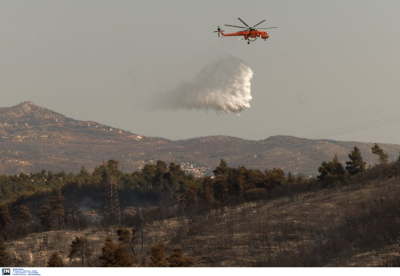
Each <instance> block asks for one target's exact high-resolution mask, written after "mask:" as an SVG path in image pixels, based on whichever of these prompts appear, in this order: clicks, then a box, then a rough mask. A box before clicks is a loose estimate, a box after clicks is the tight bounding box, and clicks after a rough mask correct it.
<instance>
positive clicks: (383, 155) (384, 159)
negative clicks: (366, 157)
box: [371, 143, 389, 164]
mask: <svg viewBox="0 0 400 276" xmlns="http://www.w3.org/2000/svg"><path fill="white" fill-rule="evenodd" d="M371 150H372V153H373V154H375V155H377V156H378V160H379V163H381V164H387V162H388V157H389V156H388V155H387V154H386V153H384V152H383V149H381V148H380V147H379V146H378V144H377V143H375V145H374V146H373V147H372V148H371Z"/></svg>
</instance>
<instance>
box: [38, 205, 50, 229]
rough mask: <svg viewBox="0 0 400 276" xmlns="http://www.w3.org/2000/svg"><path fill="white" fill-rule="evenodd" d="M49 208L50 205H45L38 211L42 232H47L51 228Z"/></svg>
mask: <svg viewBox="0 0 400 276" xmlns="http://www.w3.org/2000/svg"><path fill="white" fill-rule="evenodd" d="M50 214H51V208H50V205H49V204H48V203H47V204H45V205H43V206H42V207H40V209H39V211H38V217H39V221H40V225H41V226H42V228H43V230H45V231H49V230H51V228H52V225H53V224H52V219H51V215H50Z"/></svg>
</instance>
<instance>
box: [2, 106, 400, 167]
mask: <svg viewBox="0 0 400 276" xmlns="http://www.w3.org/2000/svg"><path fill="white" fill-rule="evenodd" d="M372 145H373V144H372V143H360V142H341V141H334V140H310V139H302V138H296V137H291V136H272V137H269V138H267V139H265V140H261V141H252V140H244V139H240V138H235V137H228V136H210V137H201V138H194V139H188V140H178V141H171V140H167V139H162V138H153V137H147V136H141V135H138V134H133V133H130V132H127V131H123V130H121V129H117V128H113V127H110V126H105V125H101V124H99V123H96V122H90V121H78V120H74V119H71V118H67V117H65V116H63V115H61V114H59V113H56V112H54V111H51V110H49V109H46V108H42V107H39V106H37V105H36V104H35V103H33V102H24V103H21V104H19V105H16V106H13V107H2V108H0V174H18V173H20V172H25V173H29V172H36V171H40V170H42V169H45V170H51V171H53V172H57V171H65V172H67V173H68V172H74V173H76V172H77V171H79V169H80V168H81V166H85V167H86V168H87V169H88V170H93V169H94V167H95V166H97V165H99V164H101V163H102V162H105V161H107V160H109V159H111V158H113V159H116V160H118V161H120V163H121V165H122V170H123V171H125V172H129V171H134V170H137V169H139V168H141V166H143V164H145V163H151V162H155V161H156V160H158V159H161V160H164V161H167V162H175V163H179V164H181V165H182V167H183V169H184V170H186V171H187V172H191V173H193V174H195V175H202V174H207V173H208V174H209V173H211V171H212V170H213V169H214V168H215V166H217V165H218V164H219V161H220V159H221V158H224V159H225V160H226V161H227V162H228V165H230V166H232V167H235V166H246V167H249V168H254V169H260V170H262V171H264V170H265V168H272V167H279V168H284V170H285V171H286V172H288V171H291V172H292V173H302V174H305V175H309V174H313V175H315V174H317V169H318V166H319V165H320V164H321V162H322V161H324V160H326V161H328V160H331V159H332V157H333V155H334V153H337V154H338V156H339V159H340V160H341V162H342V163H343V164H344V162H345V161H346V160H347V159H348V158H347V154H348V153H349V152H350V151H351V150H352V149H353V147H354V146H357V147H359V148H360V150H361V153H362V155H363V157H364V159H365V161H366V162H367V163H370V164H371V163H375V162H376V159H377V158H376V157H375V156H373V155H372V153H371V147H372ZM380 146H381V147H382V148H383V149H384V151H385V152H387V153H388V154H389V157H390V158H391V159H394V158H395V157H397V156H398V154H399V152H400V145H391V144H381V145H380Z"/></svg>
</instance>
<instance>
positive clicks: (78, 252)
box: [68, 237, 90, 267]
mask: <svg viewBox="0 0 400 276" xmlns="http://www.w3.org/2000/svg"><path fill="white" fill-rule="evenodd" d="M89 254H90V251H89V244H88V240H87V239H86V238H84V237H76V238H75V240H73V241H72V243H71V248H70V250H69V255H68V258H69V259H70V260H72V259H73V258H76V257H77V256H78V257H79V258H80V259H81V264H82V267H84V266H85V265H84V264H85V258H86V257H87V256H89Z"/></svg>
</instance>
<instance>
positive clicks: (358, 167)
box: [346, 147, 365, 175]
mask: <svg viewBox="0 0 400 276" xmlns="http://www.w3.org/2000/svg"><path fill="white" fill-rule="evenodd" d="M348 156H349V159H350V161H347V162H346V170H347V172H348V173H349V174H350V175H355V174H358V173H361V172H363V171H364V170H365V162H364V161H363V158H362V156H361V152H360V150H359V149H358V148H357V147H354V150H352V151H351V153H349V155H348Z"/></svg>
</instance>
